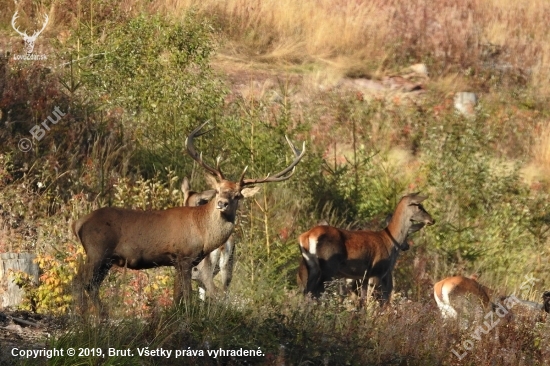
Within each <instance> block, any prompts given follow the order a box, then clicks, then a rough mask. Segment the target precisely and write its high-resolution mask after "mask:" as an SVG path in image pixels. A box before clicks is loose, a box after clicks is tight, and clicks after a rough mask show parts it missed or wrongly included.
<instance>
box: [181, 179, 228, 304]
mask: <svg viewBox="0 0 550 366" xmlns="http://www.w3.org/2000/svg"><path fill="white" fill-rule="evenodd" d="M181 190H182V192H183V204H184V206H192V207H194V206H201V205H205V204H207V203H208V202H209V201H210V200H211V199H212V197H214V195H215V194H216V191H214V190H208V191H203V192H195V191H192V190H191V187H190V185H189V181H188V180H187V178H183V183H182V185H181ZM234 250H235V245H234V242H233V235H231V236H230V237H229V239H227V241H226V242H225V243H223V244H222V246H221V247H219V248H217V249H215V250H214V251H212V252H210V254H208V255H207V256H206V257H204V259H203V260H202V261H201V262H200V263H199V264H198V265H197V266H196V267H193V272H192V279H193V280H195V281H198V282H199V293H200V294H199V296H200V298H201V299H202V300H204V299H205V297H206V296H205V295H208V296H211V295H215V294H217V293H218V289H217V288H216V286H215V285H214V276H215V275H216V274H217V273H218V272H219V273H220V276H221V282H222V286H223V290H224V291H227V290H228V288H229V285H230V283H231V280H232V277H233V254H234Z"/></svg>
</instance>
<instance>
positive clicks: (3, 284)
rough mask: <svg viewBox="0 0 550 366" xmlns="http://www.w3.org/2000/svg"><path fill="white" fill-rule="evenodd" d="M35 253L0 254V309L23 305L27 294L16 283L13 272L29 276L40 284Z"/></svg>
mask: <svg viewBox="0 0 550 366" xmlns="http://www.w3.org/2000/svg"><path fill="white" fill-rule="evenodd" d="M34 258H36V255H35V254H33V253H2V254H0V308H5V307H8V306H17V305H19V304H21V301H22V300H23V296H24V295H25V292H24V291H23V289H22V288H20V287H19V286H17V285H16V284H15V283H14V274H13V272H17V271H21V272H25V273H27V274H29V275H30V276H31V277H32V278H33V280H34V282H35V283H38V264H37V263H34V261H33V260H34Z"/></svg>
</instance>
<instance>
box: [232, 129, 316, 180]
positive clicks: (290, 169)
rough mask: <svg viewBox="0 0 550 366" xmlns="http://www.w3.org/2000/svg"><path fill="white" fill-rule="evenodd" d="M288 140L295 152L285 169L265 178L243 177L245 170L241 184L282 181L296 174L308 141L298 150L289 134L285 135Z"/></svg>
mask: <svg viewBox="0 0 550 366" xmlns="http://www.w3.org/2000/svg"><path fill="white" fill-rule="evenodd" d="M285 138H286V141H287V142H288V145H289V146H290V148H291V149H292V152H293V153H294V161H293V162H292V163H290V165H289V166H287V167H286V168H285V169H283V170H281V171H280V172H279V173H277V174H273V175H269V174H268V175H267V176H266V177H265V178H258V179H243V178H244V172H243V175H242V176H241V180H240V182H241V186H245V185H250V184H257V183H267V182H281V181H283V180H287V179H288V178H290V177H292V175H293V174H294V171H295V168H296V165H297V164H298V163H299V162H300V160H301V159H302V158H303V156H304V154H305V153H306V143H305V141H304V143H303V145H302V151H300V150H298V149H297V148H296V146H295V145H294V144H293V143H292V141H290V139H289V138H288V136H285Z"/></svg>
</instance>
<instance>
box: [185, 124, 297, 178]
mask: <svg viewBox="0 0 550 366" xmlns="http://www.w3.org/2000/svg"><path fill="white" fill-rule="evenodd" d="M208 122H209V121H206V122H204V123H203V124H202V125H200V126H199V127H197V128H195V129H194V130H193V131H192V132H191V133H190V134H189V136H188V137H187V139H186V140H185V146H186V147H187V152H188V153H189V155H191V157H192V158H193V159H194V160H195V161H196V162H197V163H199V164H200V165H201V166H202V167H203V168H204V169H206V170H207V171H209V172H210V173H212V174H213V175H215V176H217V177H218V178H219V179H225V178H224V176H223V173H222V171H221V169H220V159H221V157H219V156H218V158H217V159H216V168H212V167H211V166H209V165H208V164H206V163H205V162H204V161H203V159H202V154H199V153H198V152H197V151H196V150H195V147H194V145H193V139H194V138H195V137H196V136H201V135H204V134H205V133H206V132H209V131H210V130H209V131H206V132H201V133H199V131H200V130H201V129H202V128H203V127H204V126H205V125H206V124H207V123H208ZM285 138H286V141H287V142H288V144H289V145H290V148H291V149H292V152H293V153H294V161H292V163H291V164H290V165H289V166H288V167H286V168H285V169H283V170H281V171H280V172H278V173H277V174H274V175H271V174H268V175H267V176H266V177H265V178H258V179H244V175H245V173H246V170H247V169H248V166H246V167H245V168H244V169H243V172H242V174H241V177H240V178H239V183H238V184H239V186H240V187H241V188H242V187H244V186H247V185H252V184H258V183H268V182H281V181H283V180H286V179H288V178H290V177H292V175H293V174H294V169H295V167H296V165H297V164H298V163H299V162H300V160H301V159H302V157H303V156H304V154H305V153H306V143H305V142H304V143H303V145H302V150H301V151H300V150H298V149H297V148H296V146H294V144H293V143H292V141H290V139H289V138H288V137H287V136H285Z"/></svg>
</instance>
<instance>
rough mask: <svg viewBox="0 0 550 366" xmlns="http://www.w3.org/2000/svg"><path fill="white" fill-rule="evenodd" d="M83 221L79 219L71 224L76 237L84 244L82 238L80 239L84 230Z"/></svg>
mask: <svg viewBox="0 0 550 366" xmlns="http://www.w3.org/2000/svg"><path fill="white" fill-rule="evenodd" d="M82 224H83V220H82V219H79V220H76V221H73V222H72V223H71V229H72V231H73V234H74V236H76V238H77V239H78V241H79V242H80V243H82V238H80V229H81V228H82Z"/></svg>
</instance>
